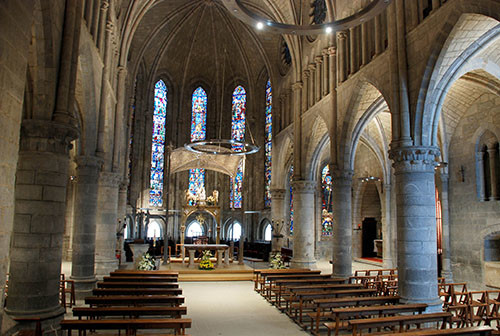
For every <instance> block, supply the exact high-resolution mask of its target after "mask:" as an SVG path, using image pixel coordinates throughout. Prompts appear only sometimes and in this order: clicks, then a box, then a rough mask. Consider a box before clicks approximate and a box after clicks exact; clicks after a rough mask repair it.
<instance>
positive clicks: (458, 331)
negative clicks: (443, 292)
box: [391, 326, 494, 336]
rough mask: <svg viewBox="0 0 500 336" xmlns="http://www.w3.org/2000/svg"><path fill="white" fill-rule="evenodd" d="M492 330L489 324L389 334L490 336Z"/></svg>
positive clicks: (401, 335)
mask: <svg viewBox="0 0 500 336" xmlns="http://www.w3.org/2000/svg"><path fill="white" fill-rule="evenodd" d="M493 330H494V329H493V328H492V327H490V326H481V327H467V328H450V329H431V330H418V331H409V332H402V333H394V334H391V336H441V335H457V336H458V335H476V336H490V335H492V332H493Z"/></svg>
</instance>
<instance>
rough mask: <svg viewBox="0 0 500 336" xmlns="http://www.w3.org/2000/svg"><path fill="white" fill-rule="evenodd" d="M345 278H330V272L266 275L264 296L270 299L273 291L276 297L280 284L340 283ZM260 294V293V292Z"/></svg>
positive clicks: (344, 280) (343, 281)
mask: <svg viewBox="0 0 500 336" xmlns="http://www.w3.org/2000/svg"><path fill="white" fill-rule="evenodd" d="M346 280H347V279H346V278H332V277H331V274H302V275H280V276H276V275H273V276H268V277H267V281H268V285H267V287H266V293H265V294H264V296H265V297H266V298H267V299H268V300H272V296H273V293H274V295H275V298H276V299H277V298H278V295H279V291H280V286H287V285H292V284H297V285H299V284H313V283H318V284H319V283H336V284H342V283H345V282H346ZM261 294H262V293H261Z"/></svg>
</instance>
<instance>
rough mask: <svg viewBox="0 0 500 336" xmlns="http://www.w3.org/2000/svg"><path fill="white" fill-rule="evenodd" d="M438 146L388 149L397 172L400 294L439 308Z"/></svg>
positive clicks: (407, 298) (431, 307) (430, 307)
mask: <svg viewBox="0 0 500 336" xmlns="http://www.w3.org/2000/svg"><path fill="white" fill-rule="evenodd" d="M437 156H439V149H438V148H437V147H417V146H407V147H399V148H394V149H392V150H391V151H390V158H391V159H392V160H393V162H394V164H393V167H394V169H395V176H396V200H397V201H396V202H397V228H398V230H397V236H398V242H397V245H398V248H397V249H398V254H397V255H398V276H399V294H400V295H401V298H402V302H404V303H426V304H428V305H429V307H428V309H427V310H428V311H440V310H441V300H440V299H439V297H438V288H437V276H438V274H437V271H438V270H437V241H436V198H435V183H434V167H435V166H436V161H435V158H436V157H437Z"/></svg>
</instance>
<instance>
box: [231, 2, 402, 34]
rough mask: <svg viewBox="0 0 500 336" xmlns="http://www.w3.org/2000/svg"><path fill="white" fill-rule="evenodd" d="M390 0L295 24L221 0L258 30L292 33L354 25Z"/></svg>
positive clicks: (378, 12) (363, 20) (333, 30)
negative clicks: (331, 17) (338, 16)
mask: <svg viewBox="0 0 500 336" xmlns="http://www.w3.org/2000/svg"><path fill="white" fill-rule="evenodd" d="M391 2H392V0H372V1H371V2H370V4H368V5H367V6H366V7H365V8H363V9H362V10H360V11H358V12H357V13H354V14H352V15H350V16H348V17H346V18H343V19H340V20H333V21H330V22H325V23H322V24H313V25H295V24H287V23H282V22H276V21H273V20H270V19H267V18H264V17H262V16H260V15H259V14H257V13H255V12H254V11H252V10H251V9H249V7H247V6H245V5H243V1H242V0H222V3H223V4H224V6H226V8H227V9H228V11H229V13H231V14H232V15H233V16H235V17H237V18H238V19H239V20H241V21H243V22H245V23H246V24H248V25H250V26H253V27H257V29H259V30H264V29H265V30H266V32H270V33H275V34H293V35H318V34H325V33H326V34H330V33H332V32H335V31H341V30H346V29H349V28H353V27H356V26H358V25H360V24H362V23H363V22H367V21H369V20H370V19H372V18H374V17H375V16H377V15H379V14H380V13H382V12H383V11H384V9H386V8H387V6H389V4H390V3H391Z"/></svg>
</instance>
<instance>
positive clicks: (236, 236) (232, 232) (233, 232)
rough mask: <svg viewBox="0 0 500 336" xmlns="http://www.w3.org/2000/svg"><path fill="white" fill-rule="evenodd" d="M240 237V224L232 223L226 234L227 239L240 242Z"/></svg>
mask: <svg viewBox="0 0 500 336" xmlns="http://www.w3.org/2000/svg"><path fill="white" fill-rule="evenodd" d="M240 237H241V224H240V223H238V222H234V223H233V225H231V227H230V228H229V230H228V232H227V239H229V240H240Z"/></svg>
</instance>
